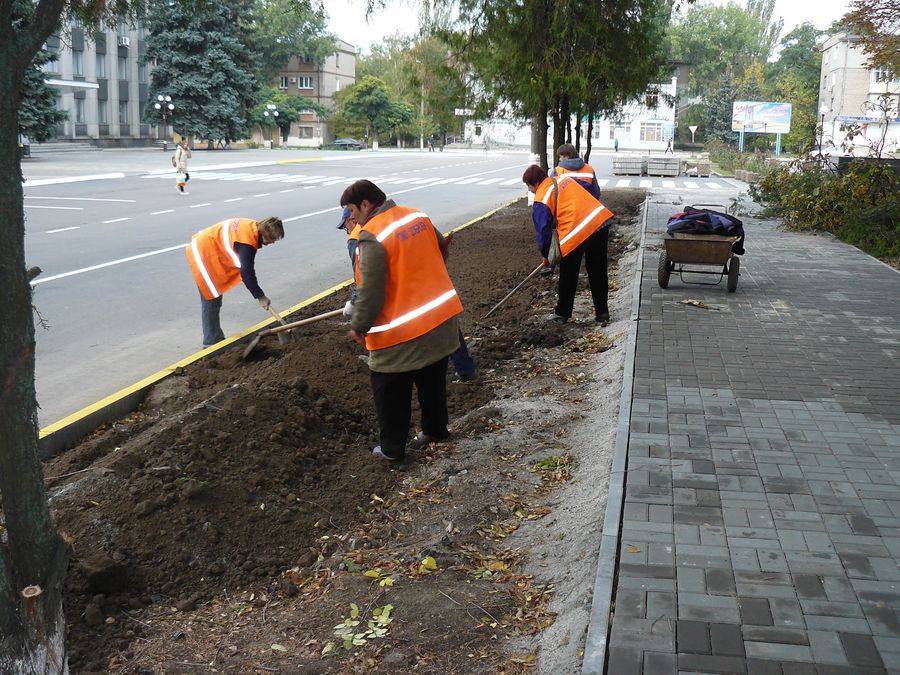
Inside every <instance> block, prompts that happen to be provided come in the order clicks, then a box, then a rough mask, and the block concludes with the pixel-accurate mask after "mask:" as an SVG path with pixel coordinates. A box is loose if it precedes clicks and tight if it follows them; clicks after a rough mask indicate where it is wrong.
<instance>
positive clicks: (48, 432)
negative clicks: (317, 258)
mask: <svg viewBox="0 0 900 675" xmlns="http://www.w3.org/2000/svg"><path fill="white" fill-rule="evenodd" d="M294 161H297V162H302V161H317V160H284V163H289V162H294ZM279 163H281V162H279ZM519 199H521V197H518V198H516V199H512V200H510V201H508V202H506V203H505V204H502V205H501V206H498V207H497V208H496V209H492V210H491V211H488V212H487V213H484V214H482V215H480V216H478V217H476V218H473V219H472V220H470V221H468V222H466V223H463V224H462V225H460V226H459V227H456V228H454V229H453V230H451V232H458V231H459V230H462V229H465V228H467V227H469V226H471V225H474V224H475V223H477V222H479V221H482V220H485V219H486V218H489V217H490V216H492V215H494V214H495V213H497V212H498V211H500V210H502V209H505V208H506V207H507V206H510V205H511V204H514V203H515V202H517V201H519ZM351 283H353V280H352V279H347V280H346V281H343V282H341V283H339V284H337V285H335V286H332V287H331V288H328V289H326V290H324V291H322V292H320V293H317V294H316V295H314V296H312V297H310V298H307V299H306V300H303V301H301V302H300V303H298V304H296V305H294V306H293V307H289V308H288V309H287V310H285V311H284V312H282V316H287V315H290V314H293V313H294V312H297V311H298V310H301V309H303V308H304V307H308V306H309V305H311V304H313V303H315V302H318V301H319V300H322V299H323V298H326V297H328V296H329V295H332V294H334V293H336V292H337V291H339V290H341V289H342V288H346V287H347V286H349V285H350V284H351ZM274 323H275V319H274V318H269V319H266V320H265V321H261V322H259V323H258V324H256V325H255V326H251V327H250V328H248V329H246V330H244V331H241V332H240V333H235V334H234V335H232V336H230V337H228V338H225V340H223V341H222V342H218V343H216V344H215V345H213V346H211V347H207V348H206V349H203V350H201V351H199V352H195V353H194V354H191V355H189V356H186V357H185V358H183V359H181V360H180V361H176V362H175V363H173V364H172V365H170V366H167V367H166V368H163V369H162V370H159V371H157V372H155V373H153V374H152V375H148V376H147V377H145V378H144V379H142V380H140V381H139V382H135V383H134V384H132V385H130V386H128V387H125V388H124V389H120V390H119V391H117V392H115V393H113V394H110V395H109V396H106V397H105V398H103V399H101V400H99V401H97V402H96V403H92V404H91V405H89V406H86V407H84V408H82V409H81V410H79V411H78V412H75V413H72V414H71V415H69V416H68V417H64V418H63V419H61V420H59V421H57V422H54V423H52V424H49V425H47V426H46V427H44V428H43V429H41V430H40V435H39V438H40V439H41V440H44V439H46V438H48V437H50V436H52V435H53V434H57V433H59V432H61V431H63V430H64V429H66V427H69V426H73V425H76V424H77V423H79V422H81V421H82V420H86V418H88V417H91V416H99V415H100V414H101V412H102V411H103V409H104V408H112V407H114V406H115V405H116V404H117V403H119V402H121V401H123V400H124V399H126V398H128V397H130V396H135V395H137V394H139V393H140V392H141V390H143V389H146V388H148V387H150V386H151V385H153V384H156V383H157V382H159V381H160V380H163V379H165V378H167V377H168V376H169V375H172V374H173V373H175V372H176V371H178V370H179V369H180V368H184V367H186V366H189V365H191V364H192V363H194V362H196V361H199V360H200V359H202V358H205V357H207V356H209V355H211V354H215V353H216V352H219V351H221V350H223V349H225V348H227V347H229V346H231V345H232V344H234V343H235V342H239V341H240V340H243V339H244V338H246V337H247V336H249V335H251V334H253V333H256V332H257V331H259V330H262V329H265V328H268V327H270V326H272V324H274ZM98 419H99V418H98ZM96 423H97V425H98V426H99V424H102V421H99V422H96ZM90 431H91V429H85V430H83V433H84V434H87V433H90Z"/></svg>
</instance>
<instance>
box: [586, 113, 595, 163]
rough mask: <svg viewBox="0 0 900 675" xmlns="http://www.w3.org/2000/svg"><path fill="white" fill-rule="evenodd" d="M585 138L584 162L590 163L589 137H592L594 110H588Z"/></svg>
mask: <svg viewBox="0 0 900 675" xmlns="http://www.w3.org/2000/svg"><path fill="white" fill-rule="evenodd" d="M587 116H588V126H587V134H586V136H587V138H585V139H584V162H585V164H590V163H591V139H593V138H594V111H593V110H588V112H587Z"/></svg>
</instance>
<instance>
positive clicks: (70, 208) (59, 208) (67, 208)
mask: <svg viewBox="0 0 900 675" xmlns="http://www.w3.org/2000/svg"><path fill="white" fill-rule="evenodd" d="M23 206H24V207H25V208H26V209H55V210H57V211H84V208H83V207H81V206H37V205H35V204H24V205H23Z"/></svg>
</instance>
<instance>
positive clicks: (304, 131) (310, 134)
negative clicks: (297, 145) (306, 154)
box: [299, 127, 313, 138]
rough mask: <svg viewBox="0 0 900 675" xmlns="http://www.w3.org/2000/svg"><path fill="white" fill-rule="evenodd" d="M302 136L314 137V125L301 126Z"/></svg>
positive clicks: (300, 132)
mask: <svg viewBox="0 0 900 675" xmlns="http://www.w3.org/2000/svg"><path fill="white" fill-rule="evenodd" d="M299 134H300V138H312V137H313V128H312V127H300V131H299Z"/></svg>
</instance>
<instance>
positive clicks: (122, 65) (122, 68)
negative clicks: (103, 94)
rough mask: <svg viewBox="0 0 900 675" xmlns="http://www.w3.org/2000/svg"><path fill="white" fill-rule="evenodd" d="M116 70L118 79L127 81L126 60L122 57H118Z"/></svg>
mask: <svg viewBox="0 0 900 675" xmlns="http://www.w3.org/2000/svg"><path fill="white" fill-rule="evenodd" d="M118 70H119V79H120V80H127V79H128V59H127V58H126V57H124V56H120V57H119V60H118Z"/></svg>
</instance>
